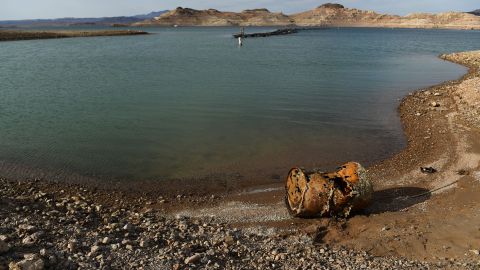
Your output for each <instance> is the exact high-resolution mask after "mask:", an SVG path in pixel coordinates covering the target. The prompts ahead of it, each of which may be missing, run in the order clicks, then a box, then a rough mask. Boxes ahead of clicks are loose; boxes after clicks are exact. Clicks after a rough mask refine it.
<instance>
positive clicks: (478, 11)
mask: <svg viewBox="0 0 480 270" xmlns="http://www.w3.org/2000/svg"><path fill="white" fill-rule="evenodd" d="M468 13H470V14H473V15H477V16H480V9H477V10H474V11H470V12H468Z"/></svg>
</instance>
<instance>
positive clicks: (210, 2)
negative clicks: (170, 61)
mask: <svg viewBox="0 0 480 270" xmlns="http://www.w3.org/2000/svg"><path fill="white" fill-rule="evenodd" d="M325 2H332V1H321V0H203V1H200V0H181V1H174V0H0V20H14V19H37V18H59V17H104V16H119V15H135V14H142V13H148V12H150V11H158V10H165V9H174V8H176V7H178V6H182V7H191V8H197V9H207V8H216V9H219V10H231V11H240V10H243V9H248V8H260V7H265V8H268V9H270V10H271V11H277V12H278V11H282V12H284V13H287V14H290V13H295V12H299V11H304V10H307V9H311V8H314V7H316V6H319V5H320V4H322V3H325ZM333 2H337V3H341V4H343V5H345V6H347V7H351V8H359V9H370V10H375V11H378V12H382V13H391V14H399V15H405V14H407V13H410V12H441V11H450V10H454V11H471V10H474V9H480V1H479V0H338V1H333Z"/></svg>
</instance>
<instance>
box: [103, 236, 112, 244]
mask: <svg viewBox="0 0 480 270" xmlns="http://www.w3.org/2000/svg"><path fill="white" fill-rule="evenodd" d="M108 243H110V238H108V237H104V238H103V239H102V244H105V245H106V244H108Z"/></svg>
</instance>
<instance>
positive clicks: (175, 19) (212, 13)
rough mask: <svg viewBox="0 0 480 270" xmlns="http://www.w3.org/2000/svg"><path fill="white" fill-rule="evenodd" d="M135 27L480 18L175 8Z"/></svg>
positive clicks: (326, 9)
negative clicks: (289, 13) (288, 13)
mask: <svg viewBox="0 0 480 270" xmlns="http://www.w3.org/2000/svg"><path fill="white" fill-rule="evenodd" d="M133 25H134V26H155V25H158V26H173V25H178V26H287V25H297V26H312V27H315V26H332V27H398V28H453V29H480V17H479V16H475V15H473V14H470V13H464V12H445V13H438V14H431V13H415V14H409V15H407V16H398V15H388V14H379V13H376V12H374V11H366V10H359V9H350V8H345V7H344V6H343V5H340V4H332V3H328V4H323V5H321V6H319V7H317V8H315V9H312V10H309V11H305V12H301V13H297V14H292V15H285V14H283V13H273V12H270V11H269V10H267V9H252V10H244V11H242V12H222V11H218V10H216V9H207V10H195V9H190V8H181V7H179V8H177V9H175V10H172V11H169V12H167V13H164V14H162V15H160V16H158V17H155V18H153V19H149V20H145V21H142V22H137V23H134V24H133Z"/></svg>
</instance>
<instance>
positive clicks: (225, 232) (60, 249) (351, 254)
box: [0, 51, 480, 270]
mask: <svg viewBox="0 0 480 270" xmlns="http://www.w3.org/2000/svg"><path fill="white" fill-rule="evenodd" d="M442 58H443V59H446V60H449V61H452V62H456V63H459V64H462V65H465V66H467V67H469V68H470V71H469V73H468V74H467V75H465V76H464V77H463V78H461V79H460V80H457V81H451V82H446V83H443V84H441V85H439V86H434V87H431V88H429V89H424V90H420V91H418V92H415V93H411V94H410V95H408V96H407V97H406V98H405V99H404V100H403V101H402V103H401V105H400V108H399V113H400V115H401V119H402V122H403V124H404V129H405V132H406V135H407V139H408V146H407V148H406V149H405V150H404V151H402V152H401V153H398V154H397V155H395V156H394V157H392V158H391V159H389V160H386V161H384V162H382V163H380V164H377V165H375V166H372V167H371V168H370V172H369V173H370V174H371V177H372V180H373V181H374V184H375V188H376V191H377V196H376V197H375V198H376V200H377V201H376V203H374V204H373V205H372V206H371V207H370V208H369V209H367V210H366V211H365V213H363V214H359V215H357V216H354V217H353V218H351V219H349V220H337V221H333V222H329V221H328V220H326V219H311V220H300V219H292V218H289V217H288V216H287V215H284V213H285V211H286V210H285V207H284V205H283V204H282V200H283V190H282V185H281V184H279V185H277V186H275V187H273V188H264V189H262V190H261V191H259V192H257V191H255V192H257V193H255V196H254V197H255V199H254V200H252V199H251V197H252V196H250V197H249V195H248V194H247V195H245V194H244V193H242V194H243V195H238V196H234V195H228V196H227V197H218V196H216V195H212V196H211V197H203V198H196V197H192V196H188V195H185V194H179V195H172V196H171V197H154V196H152V195H145V196H142V195H139V194H134V195H132V194H128V193H125V192H121V191H115V190H102V189H96V188H94V187H91V186H81V185H67V184H61V183H49V182H46V181H41V180H25V181H20V182H18V181H11V180H7V179H1V180H0V270H3V269H79V268H81V269H132V268H135V269H437V268H440V269H478V268H479V267H480V256H479V249H480V246H478V237H480V227H478V224H479V223H480V215H479V214H478V210H477V209H478V207H479V206H480V199H479V198H477V197H478V195H477V194H478V191H480V145H478V144H480V143H479V142H480V141H479V140H478V138H479V137H480V122H479V119H480V117H479V116H480V106H479V105H480V104H479V102H480V72H479V70H480V51H475V52H466V53H458V54H449V55H443V56H442ZM475 142H476V143H475ZM419 166H433V167H435V168H436V169H437V170H438V171H439V172H438V173H435V174H428V175H426V174H422V173H421V172H419ZM449 183H453V184H454V185H449V186H448V188H443V189H440V190H439V191H437V192H435V193H434V194H431V193H429V192H426V193H425V194H428V196H426V195H423V196H421V197H420V198H419V197H418V195H419V194H421V193H422V192H423V191H428V190H431V189H437V188H442V187H444V186H446V185H447V184H449ZM412 188H416V189H413V191H412V192H410V193H409V192H407V191H408V190H410V189H412ZM389 190H393V191H394V192H391V193H385V191H389ZM445 190H446V191H445ZM440 191H441V192H442V193H441V194H439V195H435V194H437V193H438V192H440ZM251 194H253V192H252V193H251ZM381 195H383V196H384V197H382V196H381ZM399 196H402V198H406V199H402V200H396V199H395V197H397V198H398V197H399ZM414 197H416V198H414ZM255 200H257V201H255ZM258 200H262V201H258ZM232 203H239V204H240V203H243V204H242V205H243V206H242V207H241V208H238V209H237V210H236V211H231V210H230V208H229V207H230V206H231V205H232ZM212 206H215V207H216V208H211V207H212ZM260 207H262V208H260ZM208 209H210V211H207V210H208ZM222 209H224V210H226V211H221V210H222ZM259 209H264V210H265V211H266V212H261V211H260V210H259ZM262 211H263V210H262ZM269 215H272V216H274V217H275V218H271V219H269ZM226 217H229V218H226ZM249 217H250V219H248V218H249ZM253 217H257V218H258V219H254V218H253ZM247 220H248V221H249V222H248V224H246V221H247ZM476 239H477V240H476Z"/></svg>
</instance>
